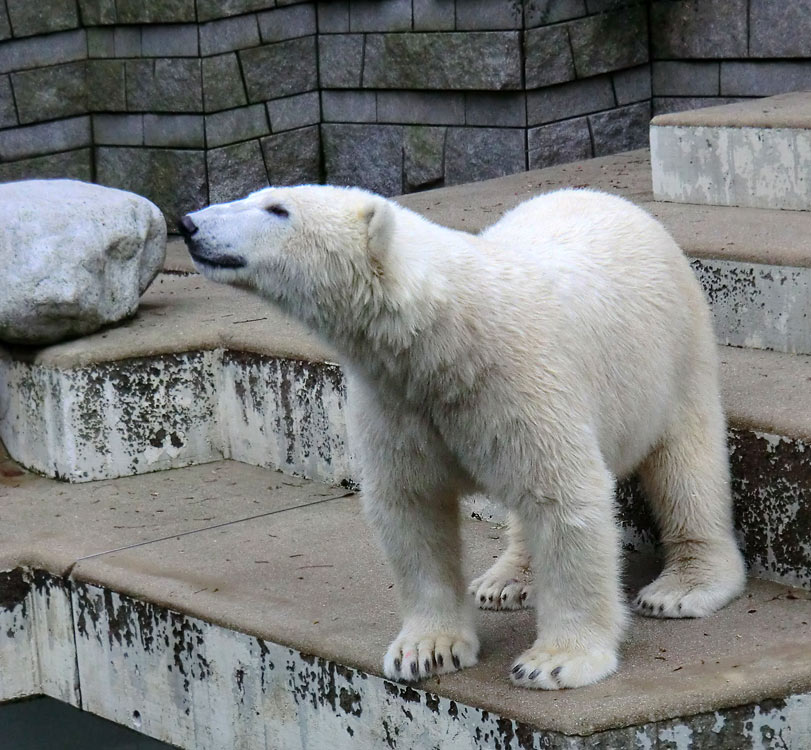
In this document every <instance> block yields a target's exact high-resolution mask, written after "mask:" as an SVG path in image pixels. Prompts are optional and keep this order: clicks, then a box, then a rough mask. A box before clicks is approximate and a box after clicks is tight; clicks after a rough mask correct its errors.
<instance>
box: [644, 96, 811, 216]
mask: <svg viewBox="0 0 811 750" xmlns="http://www.w3.org/2000/svg"><path fill="white" fill-rule="evenodd" d="M699 111H700V110H699ZM655 122H656V121H655V120H654V123H655ZM809 125H811V122H809ZM650 142H651V161H652V165H653V194H654V196H655V197H656V199H657V200H663V201H676V202H679V203H705V204H706V203H709V204H711V205H717V206H751V207H754V208H781V209H793V210H797V211H807V210H809V207H811V127H808V126H806V127H805V128H802V129H801V128H792V129H789V128H741V127H698V126H664V125H656V124H653V125H651V131H650Z"/></svg>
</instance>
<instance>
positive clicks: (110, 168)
mask: <svg viewBox="0 0 811 750" xmlns="http://www.w3.org/2000/svg"><path fill="white" fill-rule="evenodd" d="M96 181H97V182H99V183H101V184H102V185H109V186H110V187H117V188H121V189H123V190H131V191H133V192H134V193H138V194H139V195H144V196H146V197H147V198H149V200H151V201H152V202H153V203H155V204H157V205H158V206H159V207H160V209H161V210H162V211H163V212H164V214H165V215H166V219H167V221H168V222H169V225H170V226H171V227H172V228H173V229H174V226H175V224H176V223H177V220H178V219H179V218H180V217H181V216H183V214H186V213H188V212H189V211H194V210H195V209H198V208H201V207H202V206H204V205H205V204H206V203H207V202H208V190H207V187H206V185H207V183H206V160H205V151H203V150H202V149H200V150H196V149H171V148H129V147H114V146H99V147H98V148H97V149H96Z"/></svg>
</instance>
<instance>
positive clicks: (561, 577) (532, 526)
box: [510, 466, 626, 690]
mask: <svg viewBox="0 0 811 750" xmlns="http://www.w3.org/2000/svg"><path fill="white" fill-rule="evenodd" d="M589 474H590V475H589V476H580V477H577V478H572V482H571V484H569V483H567V485H566V486H564V487H561V488H560V489H559V490H558V491H557V492H555V493H549V492H545V493H544V495H545V497H544V498H543V499H539V500H537V501H534V500H530V501H525V502H523V503H522V504H521V512H520V515H521V520H522V523H523V525H524V528H525V530H526V534H527V538H528V541H529V545H530V549H531V554H532V566H533V570H534V571H535V596H536V599H535V606H536V607H537V623H538V630H537V634H536V640H535V643H534V644H533V645H532V647H531V648H530V649H528V650H527V651H525V652H524V653H523V654H521V656H519V657H518V659H517V660H516V661H515V663H514V665H513V668H512V672H511V674H510V677H511V679H512V681H513V682H514V683H515V684H516V685H521V686H523V687H531V688H543V689H546V690H557V689H559V688H573V687H581V686H583V685H590V684H591V683H594V682H597V681H599V680H601V679H603V678H604V677H606V676H608V675H609V674H611V673H612V672H614V671H616V669H617V651H618V646H619V641H620V637H621V635H622V632H623V629H624V626H625V622H626V609H625V606H624V603H623V600H622V597H621V589H620V545H619V534H618V530H617V528H616V525H615V523H614V518H613V494H614V482H613V478H612V477H611V475H610V474H609V472H608V471H607V470H606V469H604V468H603V467H602V466H594V467H593V468H592V469H591V470H590V471H589Z"/></svg>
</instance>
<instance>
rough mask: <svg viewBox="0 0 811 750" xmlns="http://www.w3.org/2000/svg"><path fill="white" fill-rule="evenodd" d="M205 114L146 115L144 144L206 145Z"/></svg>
mask: <svg viewBox="0 0 811 750" xmlns="http://www.w3.org/2000/svg"><path fill="white" fill-rule="evenodd" d="M205 140H206V139H205V129H204V125H203V115H144V145H146V146H165V147H168V148H202V147H203V146H205Z"/></svg>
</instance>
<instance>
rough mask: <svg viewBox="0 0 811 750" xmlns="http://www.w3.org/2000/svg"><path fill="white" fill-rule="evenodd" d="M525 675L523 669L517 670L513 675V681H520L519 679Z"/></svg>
mask: <svg viewBox="0 0 811 750" xmlns="http://www.w3.org/2000/svg"><path fill="white" fill-rule="evenodd" d="M525 674H526V672H525V671H524V669H523V667H522V668H521V669H519V670H518V671H517V672H516V673H515V679H516V680H520V679H521V678H522V677H523V676H524V675H525Z"/></svg>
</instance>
